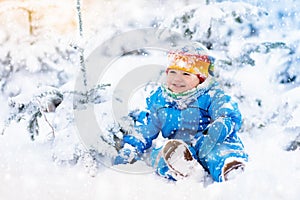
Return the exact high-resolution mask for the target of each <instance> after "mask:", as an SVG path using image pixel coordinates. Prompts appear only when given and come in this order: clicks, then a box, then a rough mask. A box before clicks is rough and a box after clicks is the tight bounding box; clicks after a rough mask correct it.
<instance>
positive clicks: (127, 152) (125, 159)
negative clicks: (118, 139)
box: [114, 144, 140, 165]
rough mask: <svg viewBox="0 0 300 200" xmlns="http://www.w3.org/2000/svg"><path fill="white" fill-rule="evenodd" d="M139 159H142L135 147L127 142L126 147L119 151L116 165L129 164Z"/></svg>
mask: <svg viewBox="0 0 300 200" xmlns="http://www.w3.org/2000/svg"><path fill="white" fill-rule="evenodd" d="M137 160H140V157H139V155H138V153H137V150H136V148H135V147H133V146H131V145H130V144H125V145H124V147H123V148H122V149H121V150H120V151H119V154H118V155H117V157H116V158H115V160H114V165H119V164H127V163H130V164H132V163H134V162H136V161H137Z"/></svg>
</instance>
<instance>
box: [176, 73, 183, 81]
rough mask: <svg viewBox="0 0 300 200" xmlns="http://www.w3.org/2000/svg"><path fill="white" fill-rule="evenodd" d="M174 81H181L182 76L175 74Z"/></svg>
mask: <svg viewBox="0 0 300 200" xmlns="http://www.w3.org/2000/svg"><path fill="white" fill-rule="evenodd" d="M174 81H182V76H181V75H180V74H176V75H175V76H174Z"/></svg>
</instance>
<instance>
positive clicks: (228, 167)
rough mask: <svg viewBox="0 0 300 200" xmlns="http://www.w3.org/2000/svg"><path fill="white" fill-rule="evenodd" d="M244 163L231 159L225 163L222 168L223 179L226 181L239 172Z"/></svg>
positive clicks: (242, 169) (242, 168)
mask: <svg viewBox="0 0 300 200" xmlns="http://www.w3.org/2000/svg"><path fill="white" fill-rule="evenodd" d="M244 168H245V164H244V163H243V162H241V161H237V160H233V161H231V162H228V163H226V164H225V166H224V168H223V172H222V173H223V174H222V176H223V180H224V181H228V180H231V179H234V178H235V177H236V175H237V174H240V173H242V172H243V171H244Z"/></svg>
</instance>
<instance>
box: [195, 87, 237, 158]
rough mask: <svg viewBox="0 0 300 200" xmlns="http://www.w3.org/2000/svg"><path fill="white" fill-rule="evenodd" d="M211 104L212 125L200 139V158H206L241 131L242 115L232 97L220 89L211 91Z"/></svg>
mask: <svg viewBox="0 0 300 200" xmlns="http://www.w3.org/2000/svg"><path fill="white" fill-rule="evenodd" d="M210 96H211V102H210V105H209V108H208V113H209V115H210V117H211V124H210V125H209V126H208V128H207V129H206V131H207V133H206V134H205V135H204V136H203V137H201V138H200V141H199V142H200V143H202V144H201V145H200V146H201V147H200V150H199V156H200V158H203V157H205V156H206V155H207V154H208V153H209V152H210V151H211V150H212V148H213V147H214V146H215V145H216V144H217V143H222V142H224V140H225V139H226V138H227V137H228V136H230V134H232V133H235V132H236V131H238V130H239V129H240V126H241V121H242V119H241V113H240V111H239V109H238V106H237V104H236V103H235V102H233V101H232V100H231V97H230V96H228V95H226V94H224V92H223V91H222V90H220V89H217V90H213V91H211V95H210Z"/></svg>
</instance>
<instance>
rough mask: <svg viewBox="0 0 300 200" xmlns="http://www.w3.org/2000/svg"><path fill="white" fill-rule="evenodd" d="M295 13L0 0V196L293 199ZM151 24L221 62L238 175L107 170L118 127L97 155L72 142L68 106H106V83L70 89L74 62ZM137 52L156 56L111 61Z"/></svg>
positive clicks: (234, 4) (299, 128) (275, 4)
mask: <svg viewBox="0 0 300 200" xmlns="http://www.w3.org/2000/svg"><path fill="white" fill-rule="evenodd" d="M299 15H300V2H298V1H296V0H285V1H284V0H276V1H275V0H273V1H266V0H261V1H250V0H249V1H209V0H206V1H201V0H184V1H171V0H153V1H146V0H142V1H137V0H128V1H121V0H99V1H92V0H64V1H50V0H40V1H38V0H36V1H34V0H22V1H21V0H2V1H0V27H1V28H0V94H1V95H0V99H1V101H0V104H1V110H0V119H1V121H0V198H1V199H5V200H6V199H7V200H11V199H31V200H32V199H41V198H43V199H49V200H50V199H51V200H52V199H74V200H75V199H76V200H77V199H140V198H143V199H162V198H165V199H167V198H168V199H169V198H170V199H299V197H300V192H299V188H300V159H299V148H300V106H299V103H300V96H299V93H300V87H299V86H300V67H299V64H300V46H299V44H300V39H299V35H300V21H299V20H298V18H299ZM80 25H81V26H80ZM148 27H153V28H156V27H165V28H168V29H170V30H172V31H174V32H177V33H179V34H181V35H182V37H185V38H187V39H189V40H192V41H198V42H201V43H203V44H204V45H205V46H206V47H207V48H209V49H210V50H211V52H212V53H213V54H214V55H215V56H216V57H217V58H218V61H217V67H216V76H217V77H218V79H219V82H220V83H221V85H222V87H223V88H224V90H226V92H227V93H229V94H230V95H232V96H233V97H234V98H235V100H236V101H237V102H238V103H239V107H240V109H241V111H242V114H243V118H244V122H243V126H242V129H241V131H240V133H239V135H240V136H241V138H242V140H243V141H244V144H245V147H246V149H247V151H248V153H249V155H250V161H249V163H248V166H247V168H246V171H245V173H244V174H241V175H240V176H239V177H237V178H236V179H234V180H231V181H229V182H226V183H211V184H207V185H203V183H200V182H199V181H198V182H197V180H182V181H179V182H176V183H173V182H168V181H166V180H164V179H162V178H160V177H157V176H155V175H154V174H153V173H150V174H142V175H139V174H127V173H121V172H119V171H115V170H112V169H110V168H107V167H105V166H103V164H102V163H101V159H102V156H103V155H106V154H109V155H110V154H111V151H112V154H113V153H114V152H113V151H114V148H113V146H114V145H116V144H115V143H114V142H116V140H114V139H116V137H118V131H116V130H115V129H116V127H115V124H106V126H107V127H105V128H106V130H107V132H105V133H107V135H101V137H99V140H101V142H103V147H104V148H103V150H102V151H100V152H97V151H92V150H86V149H85V148H84V147H83V145H82V143H81V142H80V139H79V138H78V134H77V133H76V124H75V123H74V116H73V109H84V106H85V105H86V104H97V105H100V107H101V105H105V103H106V101H107V99H109V98H110V97H109V95H107V90H109V88H110V87H111V84H112V83H110V82H107V83H103V84H100V85H95V86H94V87H92V88H87V91H76V90H74V82H75V80H76V78H77V77H78V76H81V75H83V77H84V73H85V71H84V68H83V65H82V63H81V60H82V58H85V57H86V56H87V55H88V54H89V53H90V52H92V51H93V50H94V49H95V48H96V47H97V46H98V45H101V43H102V42H104V41H107V40H109V39H110V38H111V37H112V36H114V35H116V34H120V33H123V32H126V31H130V30H135V29H138V28H148ZM80 28H82V29H80ZM120 48H122V47H121V46H120ZM145 55H147V58H149V57H150V59H156V60H157V59H159V58H158V57H157V56H155V55H152V57H151V54H148V53H146V54H144V53H143V52H136V53H135V54H130V55H127V60H126V59H124V60H125V61H123V62H122V60H121V61H120V62H121V64H123V65H124V66H125V68H126V65H128V68H129V65H131V64H132V63H130V62H128V59H129V60H130V59H131V60H132V62H143V61H144V59H145ZM124 57H125V55H124ZM83 81H84V80H83ZM85 81H89V80H85ZM112 82H113V81H112ZM83 84H84V82H83ZM140 101H142V98H140ZM138 103H140V102H138ZM99 115H101V112H99ZM87 132H89V130H87ZM110 139H112V140H110ZM106 150H107V151H106ZM137 165H143V164H142V163H136V166H135V167H139V166H137ZM142 167H144V168H146V166H142Z"/></svg>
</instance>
